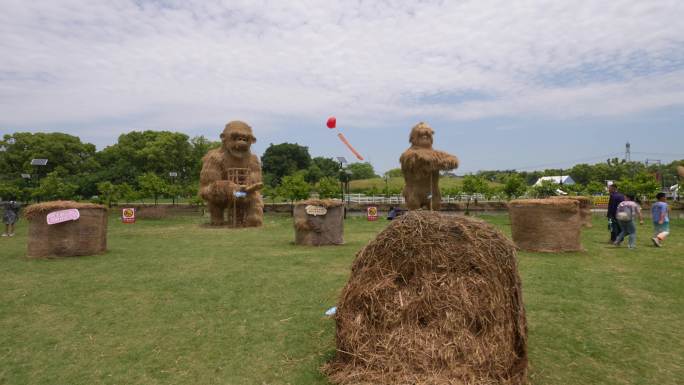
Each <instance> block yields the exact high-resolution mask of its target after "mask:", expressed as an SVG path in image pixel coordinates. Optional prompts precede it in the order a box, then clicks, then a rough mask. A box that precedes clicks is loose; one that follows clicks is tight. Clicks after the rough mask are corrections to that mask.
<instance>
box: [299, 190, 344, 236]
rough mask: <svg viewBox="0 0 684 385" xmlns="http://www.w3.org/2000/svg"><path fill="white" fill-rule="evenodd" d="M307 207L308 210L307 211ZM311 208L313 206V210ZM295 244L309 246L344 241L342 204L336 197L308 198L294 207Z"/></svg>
mask: <svg viewBox="0 0 684 385" xmlns="http://www.w3.org/2000/svg"><path fill="white" fill-rule="evenodd" d="M307 207H309V212H307ZM311 208H314V209H313V210H312V209H311ZM293 216H294V229H295V244H297V245H309V246H323V245H341V244H343V243H344V238H343V233H344V206H343V203H342V201H340V200H336V199H323V200H319V199H310V200H307V201H302V202H298V203H297V204H296V205H295V207H294V215H293Z"/></svg>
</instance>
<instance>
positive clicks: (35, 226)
mask: <svg viewBox="0 0 684 385" xmlns="http://www.w3.org/2000/svg"><path fill="white" fill-rule="evenodd" d="M66 209H78V211H79V213H80V218H79V219H78V220H76V221H69V222H63V223H57V224H54V225H48V224H47V215H48V214H49V213H51V212H53V211H57V210H66ZM26 217H27V218H28V220H29V232H28V238H29V239H28V252H27V255H28V257H34V258H35V257H50V256H57V257H69V256H80V255H95V254H102V253H104V252H105V251H107V209H106V208H105V207H104V206H101V205H94V204H88V203H77V202H70V201H54V202H45V203H40V204H36V205H32V206H30V207H29V208H27V209H26Z"/></svg>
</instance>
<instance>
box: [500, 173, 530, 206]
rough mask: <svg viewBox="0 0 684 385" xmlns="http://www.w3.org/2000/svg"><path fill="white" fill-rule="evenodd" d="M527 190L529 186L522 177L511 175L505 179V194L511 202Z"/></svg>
mask: <svg viewBox="0 0 684 385" xmlns="http://www.w3.org/2000/svg"><path fill="white" fill-rule="evenodd" d="M526 190H527V185H526V184H525V180H524V179H523V178H522V177H521V176H520V175H518V174H510V175H508V176H507V177H506V178H505V179H504V186H503V193H504V195H505V196H506V198H508V199H509V200H510V199H513V198H517V197H519V196H522V195H523V194H525V191H526Z"/></svg>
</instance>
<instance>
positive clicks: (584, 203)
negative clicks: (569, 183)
mask: <svg viewBox="0 0 684 385" xmlns="http://www.w3.org/2000/svg"><path fill="white" fill-rule="evenodd" d="M551 198H552V199H573V200H576V201H577V202H578V203H579V210H580V218H581V219H582V226H584V227H586V228H590V227H592V226H593V224H592V222H591V220H592V214H591V207H592V206H593V205H594V201H593V200H592V199H591V198H589V197H585V196H569V195H566V196H555V197H551Z"/></svg>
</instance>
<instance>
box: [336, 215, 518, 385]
mask: <svg viewBox="0 0 684 385" xmlns="http://www.w3.org/2000/svg"><path fill="white" fill-rule="evenodd" d="M335 320H336V323H337V333H336V343H337V351H336V354H335V357H334V359H333V360H332V361H331V362H329V363H328V364H326V365H325V366H324V368H323V370H324V372H325V373H326V374H328V376H329V378H330V380H331V381H332V382H333V383H336V384H463V385H465V384H468V385H470V384H492V385H493V384H506V385H519V384H525V383H526V379H527V323H526V320H525V309H524V306H523V300H522V289H521V282H520V277H519V275H518V271H517V262H516V251H515V246H514V245H513V244H512V243H511V242H510V241H509V240H508V239H506V237H504V236H503V234H501V232H499V231H498V230H496V229H495V228H494V227H493V226H491V225H489V224H487V223H485V222H483V221H481V220H478V219H474V218H468V217H456V216H444V215H441V214H439V213H437V212H429V211H410V212H408V213H407V214H405V215H403V216H402V217H400V218H398V219H396V220H395V221H393V222H392V223H391V224H390V225H389V226H388V227H387V228H386V229H385V230H383V231H382V232H381V233H380V234H379V235H378V236H377V237H376V238H375V239H374V240H373V241H371V242H370V243H369V244H368V245H367V246H366V247H364V248H363V249H362V250H361V251H360V252H359V253H358V254H357V256H356V260H355V261H354V263H353V265H352V271H351V277H350V278H349V281H348V283H347V285H346V286H345V288H344V289H343V291H342V294H341V296H340V300H339V302H338V308H337V313H336V315H335Z"/></svg>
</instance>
